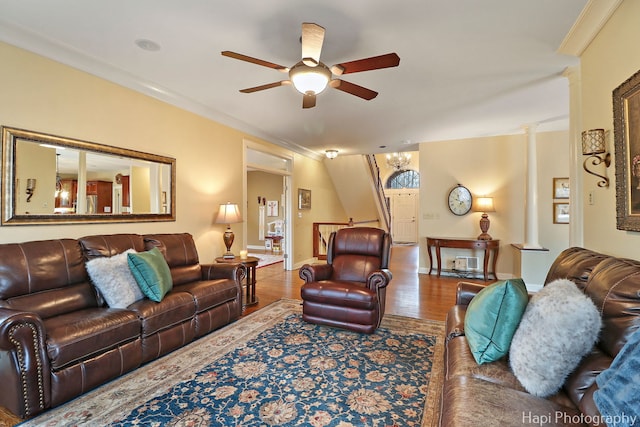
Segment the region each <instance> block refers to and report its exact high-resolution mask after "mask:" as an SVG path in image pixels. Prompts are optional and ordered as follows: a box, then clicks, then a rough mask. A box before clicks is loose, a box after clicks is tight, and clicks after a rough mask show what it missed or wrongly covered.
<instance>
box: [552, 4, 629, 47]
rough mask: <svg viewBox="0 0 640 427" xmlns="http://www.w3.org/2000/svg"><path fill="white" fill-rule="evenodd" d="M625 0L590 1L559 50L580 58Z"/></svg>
mask: <svg viewBox="0 0 640 427" xmlns="http://www.w3.org/2000/svg"><path fill="white" fill-rule="evenodd" d="M623 1H624V0H589V2H588V3H587V4H586V5H585V7H584V9H582V12H581V13H580V16H578V19H576V22H575V23H574V24H573V26H572V27H571V29H570V30H569V32H568V33H567V35H566V36H565V38H564V40H562V43H561V44H560V47H559V48H558V53H562V54H565V55H572V56H576V57H580V56H581V55H582V53H583V52H584V50H585V49H586V48H587V47H588V46H589V44H590V43H591V42H592V41H593V39H594V38H595V37H596V36H597V35H598V33H599V32H600V30H601V29H602V27H604V25H605V24H606V23H607V21H608V20H609V18H610V17H611V15H613V13H614V12H615V11H616V9H617V8H618V7H619V6H620V4H621V3H622V2H623Z"/></svg>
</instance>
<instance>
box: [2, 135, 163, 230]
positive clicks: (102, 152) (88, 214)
mask: <svg viewBox="0 0 640 427" xmlns="http://www.w3.org/2000/svg"><path fill="white" fill-rule="evenodd" d="M2 140H3V184H5V183H11V184H12V185H3V191H2V193H3V202H4V207H3V213H4V215H3V223H6V224H19V223H34V222H42V223H48V222H100V221H120V222H135V221H170V220H175V202H174V201H175V194H174V193H175V159H173V158H168V157H163V156H157V155H153V154H148V153H141V152H137V151H133V150H126V149H121V148H117V147H111V146H106V145H101V144H95V143H90V142H85V141H78V140H72V139H68V138H61V137H56V136H52V135H45V134H39V133H35V132H30V131H23V130H19V129H11V128H3V139H2Z"/></svg>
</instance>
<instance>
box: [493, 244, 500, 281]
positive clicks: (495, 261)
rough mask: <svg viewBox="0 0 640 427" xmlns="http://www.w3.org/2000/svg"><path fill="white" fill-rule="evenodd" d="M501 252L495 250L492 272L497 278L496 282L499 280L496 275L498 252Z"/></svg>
mask: <svg viewBox="0 0 640 427" xmlns="http://www.w3.org/2000/svg"><path fill="white" fill-rule="evenodd" d="M499 250H500V248H497V247H496V248H495V249H494V250H493V268H492V270H491V271H492V272H493V277H495V279H496V280H498V275H497V274H496V263H497V262H498V251H499Z"/></svg>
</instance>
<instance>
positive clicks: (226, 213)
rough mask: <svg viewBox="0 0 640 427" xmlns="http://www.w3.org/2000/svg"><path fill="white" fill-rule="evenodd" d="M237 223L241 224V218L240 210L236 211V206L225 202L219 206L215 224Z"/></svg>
mask: <svg viewBox="0 0 640 427" xmlns="http://www.w3.org/2000/svg"><path fill="white" fill-rule="evenodd" d="M238 222H242V216H240V209H238V205H237V204H235V203H231V202H227V203H225V204H223V205H220V209H219V210H218V216H217V217H216V224H235V223H238Z"/></svg>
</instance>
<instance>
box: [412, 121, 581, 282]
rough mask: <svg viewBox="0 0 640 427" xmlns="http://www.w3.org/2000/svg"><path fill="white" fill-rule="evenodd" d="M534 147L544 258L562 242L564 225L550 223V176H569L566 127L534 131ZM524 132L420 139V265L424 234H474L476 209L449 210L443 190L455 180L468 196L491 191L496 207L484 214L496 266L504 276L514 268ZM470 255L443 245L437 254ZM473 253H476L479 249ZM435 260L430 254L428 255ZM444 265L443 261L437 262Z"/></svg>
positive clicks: (521, 226)
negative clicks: (495, 244) (495, 242)
mask: <svg viewBox="0 0 640 427" xmlns="http://www.w3.org/2000/svg"><path fill="white" fill-rule="evenodd" d="M536 141H537V148H538V158H539V160H538V182H537V184H538V189H539V197H538V207H539V209H538V215H539V228H540V229H539V231H540V233H539V242H540V244H541V245H542V246H544V247H545V248H547V249H549V252H548V253H547V255H546V258H547V261H546V264H548V265H550V264H551V262H552V261H553V259H554V258H555V256H556V255H557V254H558V253H559V252H560V251H561V250H562V249H564V248H566V247H567V244H568V240H569V230H568V226H567V225H560V224H553V219H552V208H553V199H552V182H553V177H567V176H569V138H568V132H546V133H539V134H537V135H536ZM525 156H526V136H525V135H524V134H522V135H511V136H498V137H489V138H477V139H465V140H456V141H442V142H429V143H423V144H421V145H420V180H421V186H420V214H419V239H420V249H421V256H420V269H421V271H424V269H425V268H426V269H428V263H429V258H428V254H427V252H426V237H427V236H433V237H460V238H474V237H477V236H478V235H479V234H480V226H479V222H480V216H481V213H480V212H471V213H469V214H467V215H464V216H456V215H454V214H452V213H451V212H450V211H449V209H448V206H447V196H448V194H449V191H450V190H451V188H453V187H454V186H455V185H456V184H462V185H464V186H465V187H467V188H468V189H469V190H470V191H471V193H472V195H473V196H474V197H476V196H482V195H487V196H492V197H493V198H494V205H495V209H496V212H492V213H490V214H489V219H490V220H491V227H490V229H489V234H491V236H493V238H494V239H500V255H499V259H498V265H497V271H498V273H499V275H501V276H503V277H508V276H510V275H513V274H514V273H515V272H517V270H518V269H517V268H516V267H517V266H516V265H515V264H514V262H515V260H516V258H517V253H516V252H515V249H514V248H512V247H511V244H513V243H524V231H525V219H524V217H525V201H526V198H525V192H524V189H525V179H526V172H525V168H526V163H525V161H526V157H525ZM456 255H471V253H470V252H469V251H457V250H444V251H443V259H446V260H449V259H453V258H455V256H456ZM476 256H479V257H480V258H482V254H481V253H478V254H476ZM434 264H435V260H434ZM445 266H447V264H445V263H444V262H443V268H444V267H445Z"/></svg>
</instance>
